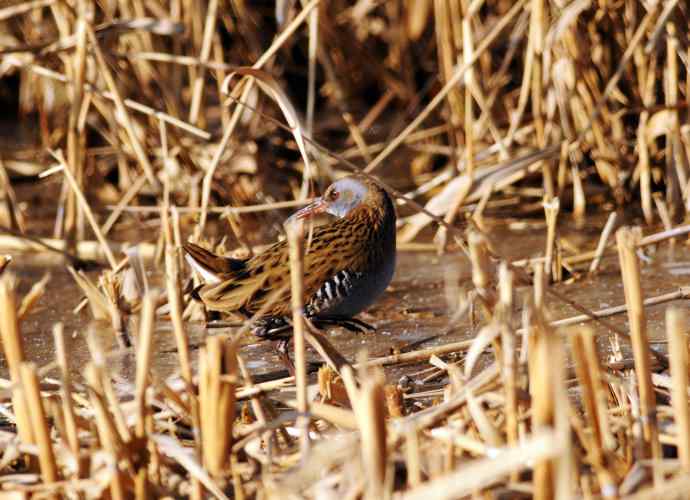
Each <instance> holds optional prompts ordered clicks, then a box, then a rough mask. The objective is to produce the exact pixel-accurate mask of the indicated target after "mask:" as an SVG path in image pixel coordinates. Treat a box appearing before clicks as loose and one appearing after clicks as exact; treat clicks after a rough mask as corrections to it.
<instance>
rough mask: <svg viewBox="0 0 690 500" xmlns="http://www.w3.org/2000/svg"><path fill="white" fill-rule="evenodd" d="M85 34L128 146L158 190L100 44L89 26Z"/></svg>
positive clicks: (156, 182)
mask: <svg viewBox="0 0 690 500" xmlns="http://www.w3.org/2000/svg"><path fill="white" fill-rule="evenodd" d="M86 33H87V35H88V39H89V42H91V48H92V49H93V54H94V56H95V59H96V63H97V65H98V67H99V68H100V71H101V73H100V74H101V76H102V77H103V79H104V80H105V83H106V85H107V86H108V89H109V90H110V92H111V94H112V95H113V100H114V102H115V109H116V110H117V116H118V119H119V120H120V121H121V123H122V125H123V126H124V128H125V132H126V133H127V138H128V139H129V142H130V145H131V147H132V149H133V150H134V154H135V155H136V157H137V160H138V161H139V164H140V165H141V168H142V170H143V171H144V174H145V175H146V178H147V179H148V181H149V184H150V185H151V187H152V188H154V189H158V187H159V185H160V184H159V182H158V179H157V178H156V175H155V173H154V170H153V166H152V165H151V162H150V161H149V158H148V156H147V155H146V152H145V151H144V147H143V146H142V144H141V141H140V140H139V137H138V136H137V133H136V131H135V130H134V123H133V121H132V118H131V117H130V115H129V112H128V111H127V108H126V107H125V104H124V100H123V98H122V94H121V93H120V90H119V89H118V87H117V84H116V83H115V79H114V78H113V75H112V73H111V71H110V67H109V66H108V64H107V63H106V61H105V57H104V56H103V51H102V50H101V47H100V44H99V43H98V39H97V38H96V35H95V33H94V31H93V28H91V26H89V25H86Z"/></svg>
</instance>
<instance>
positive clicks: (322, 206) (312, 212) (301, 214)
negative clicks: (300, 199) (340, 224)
mask: <svg viewBox="0 0 690 500" xmlns="http://www.w3.org/2000/svg"><path fill="white" fill-rule="evenodd" d="M326 208H328V203H326V201H325V200H324V199H323V198H320V197H319V198H316V199H315V200H314V201H313V202H311V203H310V204H309V205H307V206H306V207H304V208H302V209H301V210H298V211H297V212H295V213H294V214H292V217H290V218H291V219H293V218H294V219H299V220H302V219H309V218H311V217H314V216H316V215H319V214H322V213H324V212H325V211H326Z"/></svg>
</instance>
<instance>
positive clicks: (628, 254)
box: [616, 227, 660, 469]
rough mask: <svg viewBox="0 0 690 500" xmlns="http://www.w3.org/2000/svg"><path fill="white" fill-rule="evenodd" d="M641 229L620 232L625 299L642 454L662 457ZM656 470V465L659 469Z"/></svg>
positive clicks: (619, 242) (618, 236) (619, 240)
mask: <svg viewBox="0 0 690 500" xmlns="http://www.w3.org/2000/svg"><path fill="white" fill-rule="evenodd" d="M639 240H640V237H639V232H636V231H634V230H633V229H631V228H628V227H623V228H621V229H619V230H618V232H616V242H617V243H618V255H619V258H620V267H621V275H622V277H623V288H624V290H625V302H626V304H627V306H628V320H629V322H630V337H631V340H632V347H633V354H634V358H635V374H636V376H637V385H638V390H639V396H640V413H641V417H640V418H641V420H642V422H641V424H642V430H643V436H642V438H643V442H642V449H641V453H642V457H643V458H650V457H651V458H654V459H658V458H660V449H659V441H658V430H657V418H656V397H655V395H654V387H653V385H652V372H651V359H650V352H649V338H648V337H647V319H646V317H645V310H644V304H643V298H642V283H641V277H640V263H639V260H638V258H637V254H636V253H635V251H636V247H637V245H638V244H639ZM655 469H656V468H655Z"/></svg>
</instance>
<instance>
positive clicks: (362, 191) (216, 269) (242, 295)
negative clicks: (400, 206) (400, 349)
mask: <svg viewBox="0 0 690 500" xmlns="http://www.w3.org/2000/svg"><path fill="white" fill-rule="evenodd" d="M319 214H330V215H331V216H333V218H334V220H333V221H332V222H330V223H327V224H323V225H319V226H316V227H315V228H313V231H312V233H311V237H307V238H306V241H307V245H306V248H305V252H304V260H303V266H304V280H303V283H304V298H305V306H304V308H303V314H304V316H305V317H306V318H308V319H310V320H312V321H313V323H314V324H315V325H340V326H343V327H345V328H347V329H349V330H353V331H364V330H367V329H373V327H371V326H370V325H367V324H366V323H364V322H363V321H361V320H358V319H356V318H355V316H356V315H357V314H359V313H361V312H362V311H364V310H365V309H366V308H367V307H369V306H370V305H371V304H372V303H374V302H375V301H376V299H378V298H379V296H380V295H381V294H382V293H383V292H384V290H385V289H386V288H387V287H388V285H389V284H390V282H391V280H392V278H393V274H394V272H395V261H396V242H395V238H396V213H395V206H394V204H393V201H392V200H391V197H390V195H389V194H388V193H387V191H386V190H385V189H383V188H382V187H381V186H379V185H378V184H377V183H376V182H374V181H373V180H371V179H370V178H368V177H365V176H362V175H359V174H355V175H350V176H347V177H343V178H341V179H339V180H336V181H335V182H333V183H332V184H331V185H330V186H329V187H328V188H327V189H326V190H325V191H324V193H323V195H322V196H320V197H318V198H316V199H315V200H314V201H313V202H312V203H310V204H308V205H307V206H305V207H304V208H302V209H301V210H299V211H297V212H295V213H294V214H293V215H292V216H290V217H289V218H288V219H287V221H286V224H290V223H293V222H294V221H295V220H306V219H312V218H313V217H315V216H317V215H319ZM183 248H184V250H185V253H186V254H185V258H186V260H187V262H188V263H189V264H190V266H191V267H192V268H193V269H194V270H196V271H197V272H198V273H199V275H200V276H201V278H202V280H203V283H202V284H201V285H199V286H197V287H196V288H195V289H194V290H193V293H192V295H193V297H194V298H196V299H197V300H200V301H201V302H203V304H204V305H205V307H206V309H207V310H210V311H219V312H223V313H236V314H240V315H243V316H244V317H246V318H250V317H252V316H254V315H256V314H257V313H259V314H260V317H258V318H256V320H255V322H254V326H253V328H252V333H254V334H255V335H256V336H257V337H259V338H260V339H268V340H278V341H281V342H282V343H281V346H282V347H283V348H284V347H285V341H286V338H287V339H288V340H289V335H290V333H289V332H290V330H291V326H290V318H291V316H292V305H291V290H290V258H289V250H288V244H287V241H285V240H282V241H278V242H276V243H274V244H273V245H271V246H270V247H268V248H267V249H266V250H265V251H264V252H262V253H260V254H258V255H255V256H253V257H251V258H248V259H233V258H229V257H224V256H219V255H215V254H213V253H212V252H209V251H208V250H206V249H204V248H202V247H200V246H198V245H196V244H194V243H191V242H190V243H185V244H184V245H183ZM279 350H280V347H279Z"/></svg>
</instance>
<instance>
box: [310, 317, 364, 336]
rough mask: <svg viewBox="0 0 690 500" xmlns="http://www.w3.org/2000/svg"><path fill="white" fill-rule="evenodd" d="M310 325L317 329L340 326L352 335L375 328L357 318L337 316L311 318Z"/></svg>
mask: <svg viewBox="0 0 690 500" xmlns="http://www.w3.org/2000/svg"><path fill="white" fill-rule="evenodd" d="M311 322H312V324H313V325H314V326H316V327H317V328H323V327H326V326H342V327H343V328H345V329H346V330H349V331H351V332H354V333H367V332H373V331H375V330H376V327H374V326H372V325H370V324H369V323H365V322H364V321H362V320H361V319H357V318H342V317H337V316H320V317H318V318H312V320H311Z"/></svg>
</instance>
